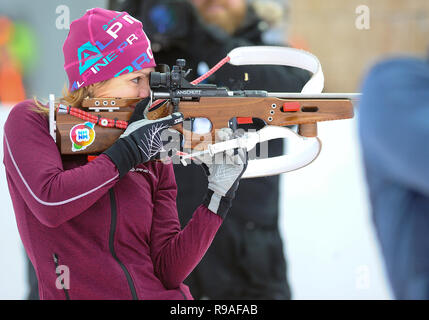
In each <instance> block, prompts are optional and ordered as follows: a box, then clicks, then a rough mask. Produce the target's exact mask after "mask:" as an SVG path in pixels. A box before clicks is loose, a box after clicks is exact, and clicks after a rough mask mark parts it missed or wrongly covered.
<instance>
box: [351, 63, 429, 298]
mask: <svg viewBox="0 0 429 320" xmlns="http://www.w3.org/2000/svg"><path fill="white" fill-rule="evenodd" d="M362 93H363V96H362V100H361V102H360V104H359V117H358V120H359V134H360V139H361V145H362V152H363V160H364V164H365V169H366V179H367V183H368V188H369V196H370V202H371V205H372V212H373V221H374V225H375V229H376V232H377V235H378V239H379V242H380V244H381V249H382V253H383V256H384V261H385V266H386V269H387V275H388V278H389V280H390V285H391V288H392V291H393V294H394V296H395V298H396V299H413V300H414V299H424V300H427V299H429V237H428V234H429V165H428V163H429V147H428V141H429V63H428V61H427V60H423V59H419V58H411V57H400V58H390V59H389V60H385V61H382V62H379V63H378V64H376V65H375V66H374V67H373V68H372V69H371V70H370V72H369V74H368V75H367V76H366V79H365V81H364V82H363V88H362Z"/></svg>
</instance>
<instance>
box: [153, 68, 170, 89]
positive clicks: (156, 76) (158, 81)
mask: <svg viewBox="0 0 429 320" xmlns="http://www.w3.org/2000/svg"><path fill="white" fill-rule="evenodd" d="M149 83H150V86H151V88H160V87H167V85H168V73H161V72H151V73H150V79H149Z"/></svg>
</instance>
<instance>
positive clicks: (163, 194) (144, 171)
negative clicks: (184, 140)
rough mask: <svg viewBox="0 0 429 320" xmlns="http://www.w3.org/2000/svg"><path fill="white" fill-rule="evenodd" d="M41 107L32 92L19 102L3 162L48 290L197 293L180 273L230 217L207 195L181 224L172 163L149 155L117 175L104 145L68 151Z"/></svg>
mask: <svg viewBox="0 0 429 320" xmlns="http://www.w3.org/2000/svg"><path fill="white" fill-rule="evenodd" d="M34 108H35V105H34V103H33V102H32V101H30V100H27V101H24V102H22V103H20V104H18V105H16V106H15V107H14V108H13V109H12V110H11V112H10V114H9V117H8V119H7V121H6V124H5V126H4V165H5V167H6V176H7V181H8V185H9V191H10V195H11V198H12V202H13V206H14V211H15V215H16V221H17V224H18V230H19V233H20V235H21V239H22V241H23V244H24V247H25V250H26V251H27V254H28V256H29V258H30V259H31V262H32V263H33V265H34V268H35V270H36V274H37V278H38V280H39V294H40V298H41V299H65V298H70V299H192V296H191V294H190V292H189V288H188V287H187V286H186V285H184V284H183V283H182V282H183V280H184V279H185V278H186V277H187V275H188V274H189V273H190V272H191V271H192V269H193V268H194V267H195V266H196V265H197V264H198V262H199V261H200V259H201V258H202V257H203V255H204V253H205V252H206V250H207V248H208V247H209V246H210V244H211V241H212V240H213V238H214V236H215V233H216V231H217V230H218V228H219V227H220V225H221V223H222V219H221V218H220V217H219V216H218V215H216V214H214V213H213V212H211V211H209V210H208V209H207V207H205V206H203V205H201V206H199V207H198V208H197V209H196V211H195V212H194V215H193V219H192V220H191V221H190V222H189V223H188V225H187V226H186V227H185V228H184V229H183V230H181V228H180V224H179V220H178V215H177V209H176V193H177V188H176V182H175V178H174V173H173V167H172V165H171V164H170V165H165V164H162V163H160V162H150V163H145V164H143V165H139V166H138V167H137V168H135V170H132V171H130V172H129V173H128V174H127V175H126V176H124V177H123V178H121V179H119V174H118V171H117V169H116V167H115V165H114V164H113V163H112V162H111V161H110V159H109V158H108V157H107V156H105V155H101V156H99V157H97V158H96V159H95V160H93V161H91V162H89V163H88V162H87V161H86V160H85V157H82V156H73V157H70V159H66V158H64V157H63V158H61V155H60V153H59V151H58V148H57V146H56V144H55V142H54V140H53V139H52V137H51V136H50V135H49V129H48V120H47V118H46V117H45V116H44V115H41V114H39V113H36V112H34V111H33V109H34ZM58 266H67V267H68V270H69V279H70V281H69V289H64V288H61V286H59V287H60V289H58V288H57V284H58V283H59V280H57V278H58V274H57V273H56V270H57V271H58V272H59V270H63V269H62V267H60V268H58V269H57V267H58ZM61 272H62V271H61ZM61 272H60V273H61ZM63 275H65V274H63Z"/></svg>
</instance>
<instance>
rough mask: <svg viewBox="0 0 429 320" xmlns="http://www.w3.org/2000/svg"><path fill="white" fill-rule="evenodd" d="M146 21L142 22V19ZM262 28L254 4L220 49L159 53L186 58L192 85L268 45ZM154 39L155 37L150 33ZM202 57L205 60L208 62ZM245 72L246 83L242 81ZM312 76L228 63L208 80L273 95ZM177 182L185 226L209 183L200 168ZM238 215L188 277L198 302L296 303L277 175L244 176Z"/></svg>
mask: <svg viewBox="0 0 429 320" xmlns="http://www.w3.org/2000/svg"><path fill="white" fill-rule="evenodd" d="M138 8H139V6H138V5H136V3H135V2H134V1H127V2H126V3H125V5H124V7H122V8H121V10H125V11H127V12H129V13H130V14H131V15H133V16H134V17H136V18H137V19H142V17H141V16H140V13H139V10H138ZM143 23H144V21H143ZM264 25H266V24H264V23H263V22H262V20H261V19H260V18H258V17H257V16H256V14H255V12H254V11H253V10H252V9H251V7H249V10H248V13H247V16H246V18H245V19H244V21H243V23H242V25H241V27H240V28H239V29H238V30H236V32H235V33H234V35H233V36H232V37H231V36H226V37H225V36H224V38H223V42H222V45H220V46H212V47H211V48H210V51H209V52H208V51H207V50H208V49H207V47H206V46H204V47H199V46H198V45H195V44H194V43H193V42H192V38H190V37H189V38H188V39H187V41H188V42H187V43H185V46H186V47H188V48H190V50H186V51H184V50H182V49H181V48H179V47H174V46H173V47H171V48H169V50H162V51H159V52H154V54H155V58H156V60H157V62H158V64H167V65H169V66H170V67H171V66H172V65H174V63H175V62H176V59H177V58H185V59H186V61H187V68H190V69H192V71H191V73H190V75H189V76H188V78H187V79H188V80H194V79H195V78H197V76H198V73H197V70H198V65H199V63H200V62H201V61H204V62H206V63H207V65H208V67H210V68H211V67H212V66H214V65H215V64H216V63H217V62H219V61H220V60H221V59H222V58H224V57H225V56H226V55H227V53H228V52H229V51H230V50H232V49H233V48H236V47H240V46H251V45H263V42H262V33H263V31H265V30H264V29H262V28H261V27H263V26H264ZM148 36H149V38H150V37H151V35H150V34H148ZM202 57H203V58H202ZM245 73H247V76H248V81H244V78H245ZM308 79H309V73H308V72H306V71H304V70H300V69H297V68H292V67H278V66H242V67H235V66H232V65H228V64H227V65H224V66H223V67H222V68H221V69H220V70H219V71H217V72H216V73H215V74H214V76H212V77H210V78H209V79H208V80H209V82H211V83H215V84H217V85H219V86H226V87H228V88H229V89H230V90H246V89H249V90H250V89H259V90H267V91H272V92H300V91H301V88H302V87H303V86H304V85H305V83H306V81H307V80H308ZM282 144H283V142H282V140H276V141H272V142H271V143H270V144H269V154H270V156H276V155H281V154H283V145H282ZM174 171H175V175H176V181H177V185H178V196H177V206H178V211H179V218H180V220H181V223H182V225H185V224H186V223H187V222H188V221H189V219H190V218H191V216H190V215H188V214H187V212H188V211H189V210H191V211H190V212H193V210H194V209H195V208H196V207H197V206H198V204H199V203H200V202H201V199H203V198H204V186H205V185H206V184H207V182H206V177H205V175H204V172H203V170H201V168H199V167H198V166H197V165H190V166H189V165H188V166H187V167H183V166H181V165H175V166H174ZM231 212H232V214H231V215H230V216H229V217H228V219H226V223H225V224H224V225H223V226H222V228H221V229H220V230H219V232H218V234H217V237H216V238H215V240H214V242H213V244H212V246H211V248H210V249H209V250H208V252H207V253H206V255H205V257H204V258H203V260H202V261H201V262H200V264H199V265H198V266H197V268H196V269H195V270H194V271H193V272H192V273H191V275H190V276H189V277H188V278H187V280H186V281H185V283H187V284H188V285H189V286H190V288H191V292H192V294H193V295H194V297H195V298H196V299H199V298H200V299H201V298H210V299H290V297H291V293H290V288H289V285H288V281H287V276H286V272H287V270H286V262H285V258H284V249H283V244H282V238H281V236H280V233H279V229H278V217H279V176H273V177H263V178H255V179H244V180H241V181H240V188H239V190H238V192H237V194H236V199H235V202H234V204H233V206H232V208H231Z"/></svg>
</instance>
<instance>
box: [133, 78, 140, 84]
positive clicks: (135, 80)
mask: <svg viewBox="0 0 429 320" xmlns="http://www.w3.org/2000/svg"><path fill="white" fill-rule="evenodd" d="M131 81H132V82H134V83H136V84H138V83H139V81H140V77H138V78H134V79H132V80H131Z"/></svg>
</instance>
